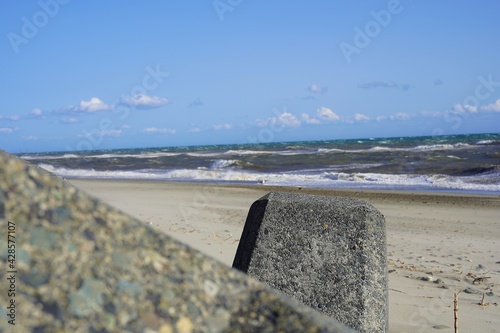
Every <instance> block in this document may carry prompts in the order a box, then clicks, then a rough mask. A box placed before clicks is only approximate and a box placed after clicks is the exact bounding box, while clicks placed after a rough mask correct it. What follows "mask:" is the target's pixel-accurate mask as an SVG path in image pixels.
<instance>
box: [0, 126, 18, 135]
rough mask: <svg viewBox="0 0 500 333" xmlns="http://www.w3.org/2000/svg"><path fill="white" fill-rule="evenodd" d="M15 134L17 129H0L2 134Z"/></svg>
mask: <svg viewBox="0 0 500 333" xmlns="http://www.w3.org/2000/svg"><path fill="white" fill-rule="evenodd" d="M14 132H15V128H12V127H0V133H5V134H10V133H14Z"/></svg>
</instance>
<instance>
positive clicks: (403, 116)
mask: <svg viewBox="0 0 500 333" xmlns="http://www.w3.org/2000/svg"><path fill="white" fill-rule="evenodd" d="M410 118H411V116H410V114H408V113H406V112H398V113H396V114H392V115H390V116H389V119H391V120H409V119H410Z"/></svg>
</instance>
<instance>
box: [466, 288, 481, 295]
mask: <svg viewBox="0 0 500 333" xmlns="http://www.w3.org/2000/svg"><path fill="white" fill-rule="evenodd" d="M462 291H463V292H464V293H466V294H479V291H477V290H476V289H472V288H469V287H467V288H465V289H464V290H462Z"/></svg>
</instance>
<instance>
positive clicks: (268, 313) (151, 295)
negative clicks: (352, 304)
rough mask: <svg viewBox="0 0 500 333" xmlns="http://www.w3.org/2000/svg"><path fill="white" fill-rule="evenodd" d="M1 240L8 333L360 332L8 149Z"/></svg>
mask: <svg viewBox="0 0 500 333" xmlns="http://www.w3.org/2000/svg"><path fill="white" fill-rule="evenodd" d="M0 232H1V233H2V234H1V235H0V257H1V258H2V263H3V264H4V265H3V266H2V268H1V269H0V304H1V307H0V332H23V333H24V332H38V333H45V332H51V333H53V332H144V333H153V332H158V333H166V332H181V333H190V332H346V333H347V332H351V333H352V332H354V330H352V329H350V328H348V327H346V326H345V325H343V324H340V323H339V322H337V321H335V320H333V319H331V318H329V317H327V316H324V315H322V314H320V313H318V312H317V311H315V310H313V309H311V308H310V307H307V306H304V305H303V304H300V303H299V302H297V301H295V300H293V299H291V298H288V297H287V296H286V295H284V294H281V293H279V292H278V291H275V290H272V289H271V288H269V287H268V286H265V285H263V284H262V283H259V282H258V281H256V280H254V279H251V278H250V277H248V276H247V275H245V274H242V273H241V272H239V271H237V270H234V269H231V268H230V267H227V266H225V265H223V264H221V263H219V262H217V261H215V260H213V259H211V258H209V257H207V256H205V255H204V254H202V253H200V252H198V251H196V250H194V249H192V248H190V247H188V246H187V245H184V244H182V243H179V242H177V241H175V240H174V239H172V238H170V237H168V236H167V235H165V234H161V233H159V232H157V231H155V230H154V229H152V228H150V227H148V226H146V225H144V224H143V223H141V222H140V221H138V220H136V219H134V218H132V217H130V216H128V215H126V214H124V213H122V212H119V211H117V210H116V209H114V208H112V207H110V206H108V205H107V204H105V203H103V202H101V201H99V200H96V199H94V198H92V197H90V196H88V195H87V194H85V193H83V192H81V191H79V190H77V189H75V188H74V187H73V186H71V185H70V184H69V183H67V182H66V181H64V180H62V179H60V178H57V177H55V176H53V175H51V174H49V173H48V172H46V171H44V170H42V169H40V168H37V167H35V166H32V165H28V164H26V163H24V162H23V161H21V160H20V159H18V158H16V157H14V156H12V155H9V154H6V153H4V152H1V151H0ZM8 233H9V234H10V235H12V236H13V237H8ZM7 264H8V265H7ZM11 265H12V266H11ZM11 304H13V306H12V307H11V308H8V307H7V305H9V307H10V305H11ZM10 321H13V323H14V324H15V325H12V324H11V323H10Z"/></svg>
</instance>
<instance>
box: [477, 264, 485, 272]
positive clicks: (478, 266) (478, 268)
mask: <svg viewBox="0 0 500 333" xmlns="http://www.w3.org/2000/svg"><path fill="white" fill-rule="evenodd" d="M483 269H486V267H485V266H484V265H483V264H479V265H477V267H476V271H480V270H483Z"/></svg>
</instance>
